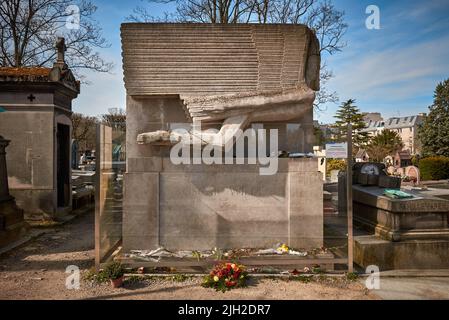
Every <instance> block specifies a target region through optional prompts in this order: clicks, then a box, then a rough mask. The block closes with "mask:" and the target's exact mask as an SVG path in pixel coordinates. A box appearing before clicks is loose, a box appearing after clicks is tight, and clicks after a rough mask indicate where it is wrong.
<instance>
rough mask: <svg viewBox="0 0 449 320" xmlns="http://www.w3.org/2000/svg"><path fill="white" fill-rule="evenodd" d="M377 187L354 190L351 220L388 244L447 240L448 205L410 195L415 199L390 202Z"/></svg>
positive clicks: (448, 234) (357, 187) (420, 196)
mask: <svg viewBox="0 0 449 320" xmlns="http://www.w3.org/2000/svg"><path fill="white" fill-rule="evenodd" d="M383 190H384V189H380V188H378V187H361V186H356V185H355V186H353V195H354V219H355V220H356V221H357V222H358V223H360V224H362V225H363V226H364V227H366V228H368V229H369V230H374V231H375V234H376V235H377V236H379V237H381V238H382V239H386V240H390V241H403V240H421V239H424V240H429V239H448V240H449V224H448V220H447V216H448V214H449V201H448V200H444V199H441V198H436V197H432V196H429V195H428V194H421V192H419V191H409V190H407V192H409V193H412V194H413V195H414V198H411V199H390V198H388V197H386V196H383V195H382V193H383Z"/></svg>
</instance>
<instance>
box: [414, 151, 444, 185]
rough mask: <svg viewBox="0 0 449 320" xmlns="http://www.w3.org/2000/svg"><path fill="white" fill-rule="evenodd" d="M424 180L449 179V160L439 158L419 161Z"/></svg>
mask: <svg viewBox="0 0 449 320" xmlns="http://www.w3.org/2000/svg"><path fill="white" fill-rule="evenodd" d="M419 170H420V171H421V179H422V180H442V179H449V158H448V157H443V156H438V157H429V158H424V159H421V160H419Z"/></svg>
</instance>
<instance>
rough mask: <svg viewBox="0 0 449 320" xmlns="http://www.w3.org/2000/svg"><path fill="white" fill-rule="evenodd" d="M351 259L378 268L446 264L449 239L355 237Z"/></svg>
mask: <svg viewBox="0 0 449 320" xmlns="http://www.w3.org/2000/svg"><path fill="white" fill-rule="evenodd" d="M354 262H355V263H357V264H358V265H360V266H362V267H363V268H366V267H367V266H369V265H376V266H378V267H379V269H380V270H381V271H384V270H393V269H396V270H399V269H447V268H449V240H407V241H401V242H391V241H387V240H383V239H380V238H378V237H376V236H374V235H369V236H358V237H354Z"/></svg>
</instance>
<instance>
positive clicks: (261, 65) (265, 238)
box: [121, 23, 323, 251]
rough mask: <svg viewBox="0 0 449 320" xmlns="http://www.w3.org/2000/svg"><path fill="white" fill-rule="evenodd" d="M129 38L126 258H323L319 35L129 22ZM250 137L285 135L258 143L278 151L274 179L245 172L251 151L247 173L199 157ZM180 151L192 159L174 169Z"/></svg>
mask: <svg viewBox="0 0 449 320" xmlns="http://www.w3.org/2000/svg"><path fill="white" fill-rule="evenodd" d="M121 36H122V51H123V68H124V80H125V87H126V92H127V123H126V140H127V142H126V150H127V153H126V163H127V168H126V174H125V177H124V212H123V248H124V250H125V251H127V250H132V249H155V248H157V247H160V246H163V247H165V248H167V249H169V250H183V249H186V250H206V249H211V248H213V247H219V248H239V247H240V248H242V247H251V248H264V247H265V248H266V247H271V246H273V245H274V244H276V243H279V242H283V243H287V244H289V245H290V246H291V247H294V248H306V249H310V248H317V247H321V246H322V245H323V185H322V177H321V174H320V173H319V172H318V165H317V160H316V159H314V158H310V154H309V153H310V152H312V144H313V101H314V98H315V91H317V90H319V69H320V55H319V45H318V41H317V39H316V37H315V35H314V33H313V32H312V31H311V30H310V29H308V28H307V27H306V26H303V25H252V24H241V25H217V24H163V23H162V24H159V23H144V24H135V23H131V24H123V25H122V28H121ZM197 125H201V129H199V130H197V129H195V128H196V126H197ZM179 128H184V129H185V131H184V133H179V131H177V129H179ZM248 128H253V129H256V128H258V129H261V128H263V129H270V130H271V129H277V132H278V136H277V137H276V138H277V141H274V140H273V139H274V138H272V137H271V136H270V137H269V138H268V137H267V139H266V140H264V139H262V140H258V144H257V148H258V150H261V148H262V144H261V141H262V142H263V143H268V144H269V145H270V151H269V152H268V153H267V154H266V156H267V157H270V159H272V160H274V158H276V161H277V167H276V169H277V170H276V171H275V172H274V173H273V174H269V175H263V174H261V173H260V172H261V170H260V169H261V167H264V164H261V163H249V161H247V160H248V159H249V156H248V155H249V154H250V151H249V147H248V146H249V145H248V144H247V145H246V148H247V149H245V150H246V151H245V152H246V154H245V157H246V158H245V159H244V160H245V161H247V162H245V163H237V162H236V161H234V162H232V161H231V162H232V164H227V163H224V162H221V163H219V162H214V163H211V164H209V163H207V164H206V163H205V162H204V161H201V159H200V160H199V161H196V162H195V159H194V157H195V156H194V153H195V148H199V150H200V151H201V150H203V151H204V150H205V149H206V148H211V146H212V147H217V148H221V147H224V148H226V147H229V145H230V146H231V149H230V150H229V149H228V152H231V153H232V152H234V149H233V144H234V141H235V140H234V138H235V139H237V138H238V137H237V136H238V135H239V134H240V133H241V132H242V131H244V130H246V129H248ZM206 129H214V131H213V132H206ZM267 135H268V133H267ZM186 137H187V138H189V137H191V138H192V140H189V139H187V140H183V139H184V138H186ZM198 137H200V138H198ZM229 137H233V138H232V139H230V138H229ZM195 138H198V141H196V140H195ZM185 141H190V142H187V143H186V142H185ZM275 142H276V143H275ZM178 143H183V144H188V149H187V150H190V148H191V149H192V150H193V151H192V152H193V153H192V154H189V157H190V159H192V162H191V163H186V162H184V163H174V161H173V159H172V156H173V150H174V148H175V146H176V145H177V144H178ZM189 143H190V144H189ZM272 146H277V147H276V149H275V150H273V149H272V148H271V147H272ZM217 150H219V151H217ZM267 150H268V149H267ZM222 152H223V153H222ZM213 153H214V156H220V155H222V154H224V153H225V151H223V149H214V152H213ZM279 154H283V155H287V156H285V157H281V158H278V155H279ZM197 160H198V159H197ZM231 160H232V159H231ZM234 160H235V155H234Z"/></svg>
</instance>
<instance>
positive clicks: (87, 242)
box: [0, 212, 377, 300]
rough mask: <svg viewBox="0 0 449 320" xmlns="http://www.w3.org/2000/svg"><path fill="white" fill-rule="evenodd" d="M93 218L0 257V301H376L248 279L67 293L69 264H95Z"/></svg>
mask: <svg viewBox="0 0 449 320" xmlns="http://www.w3.org/2000/svg"><path fill="white" fill-rule="evenodd" d="M93 249H94V215H93V212H90V213H87V214H84V215H82V216H80V217H78V218H76V219H75V220H73V221H72V222H70V223H68V224H66V225H64V226H62V227H58V228H54V229H49V230H48V232H47V233H45V234H44V235H42V236H40V237H39V238H37V239H35V240H34V241H31V242H29V243H27V244H26V245H24V246H22V247H21V248H19V249H16V250H14V251H13V252H12V253H8V254H6V255H3V256H1V257H0V288H1V290H0V299H6V300H8V299H177V300H178V299H179V300H182V299H222V300H223V299H232V300H241V299H284V300H287V299H298V300H300V299H351V300H354V299H377V296H376V295H374V294H372V293H370V292H367V291H366V289H365V288H364V287H363V285H362V284H361V283H359V282H348V281H342V280H338V281H335V280H332V279H327V280H323V281H318V282H310V283H303V282H299V281H284V280H276V279H252V280H251V281H250V283H249V286H248V287H247V288H242V289H235V290H232V291H231V292H226V293H222V292H215V291H213V290H212V289H206V288H203V287H201V286H200V282H201V279H200V278H190V279H187V280H185V281H182V282H178V281H174V280H172V279H160V278H158V279H149V280H144V281H128V282H126V283H125V286H124V287H123V288H120V289H112V288H111V287H110V285H109V284H93V283H91V282H89V281H86V280H83V279H82V280H81V285H80V289H79V290H69V289H66V286H65V282H66V277H67V276H68V274H66V273H65V270H66V267H67V266H69V265H76V266H78V267H79V268H80V269H81V270H82V272H83V273H85V272H87V270H88V269H90V268H91V267H92V266H93V264H94V250H93Z"/></svg>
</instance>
